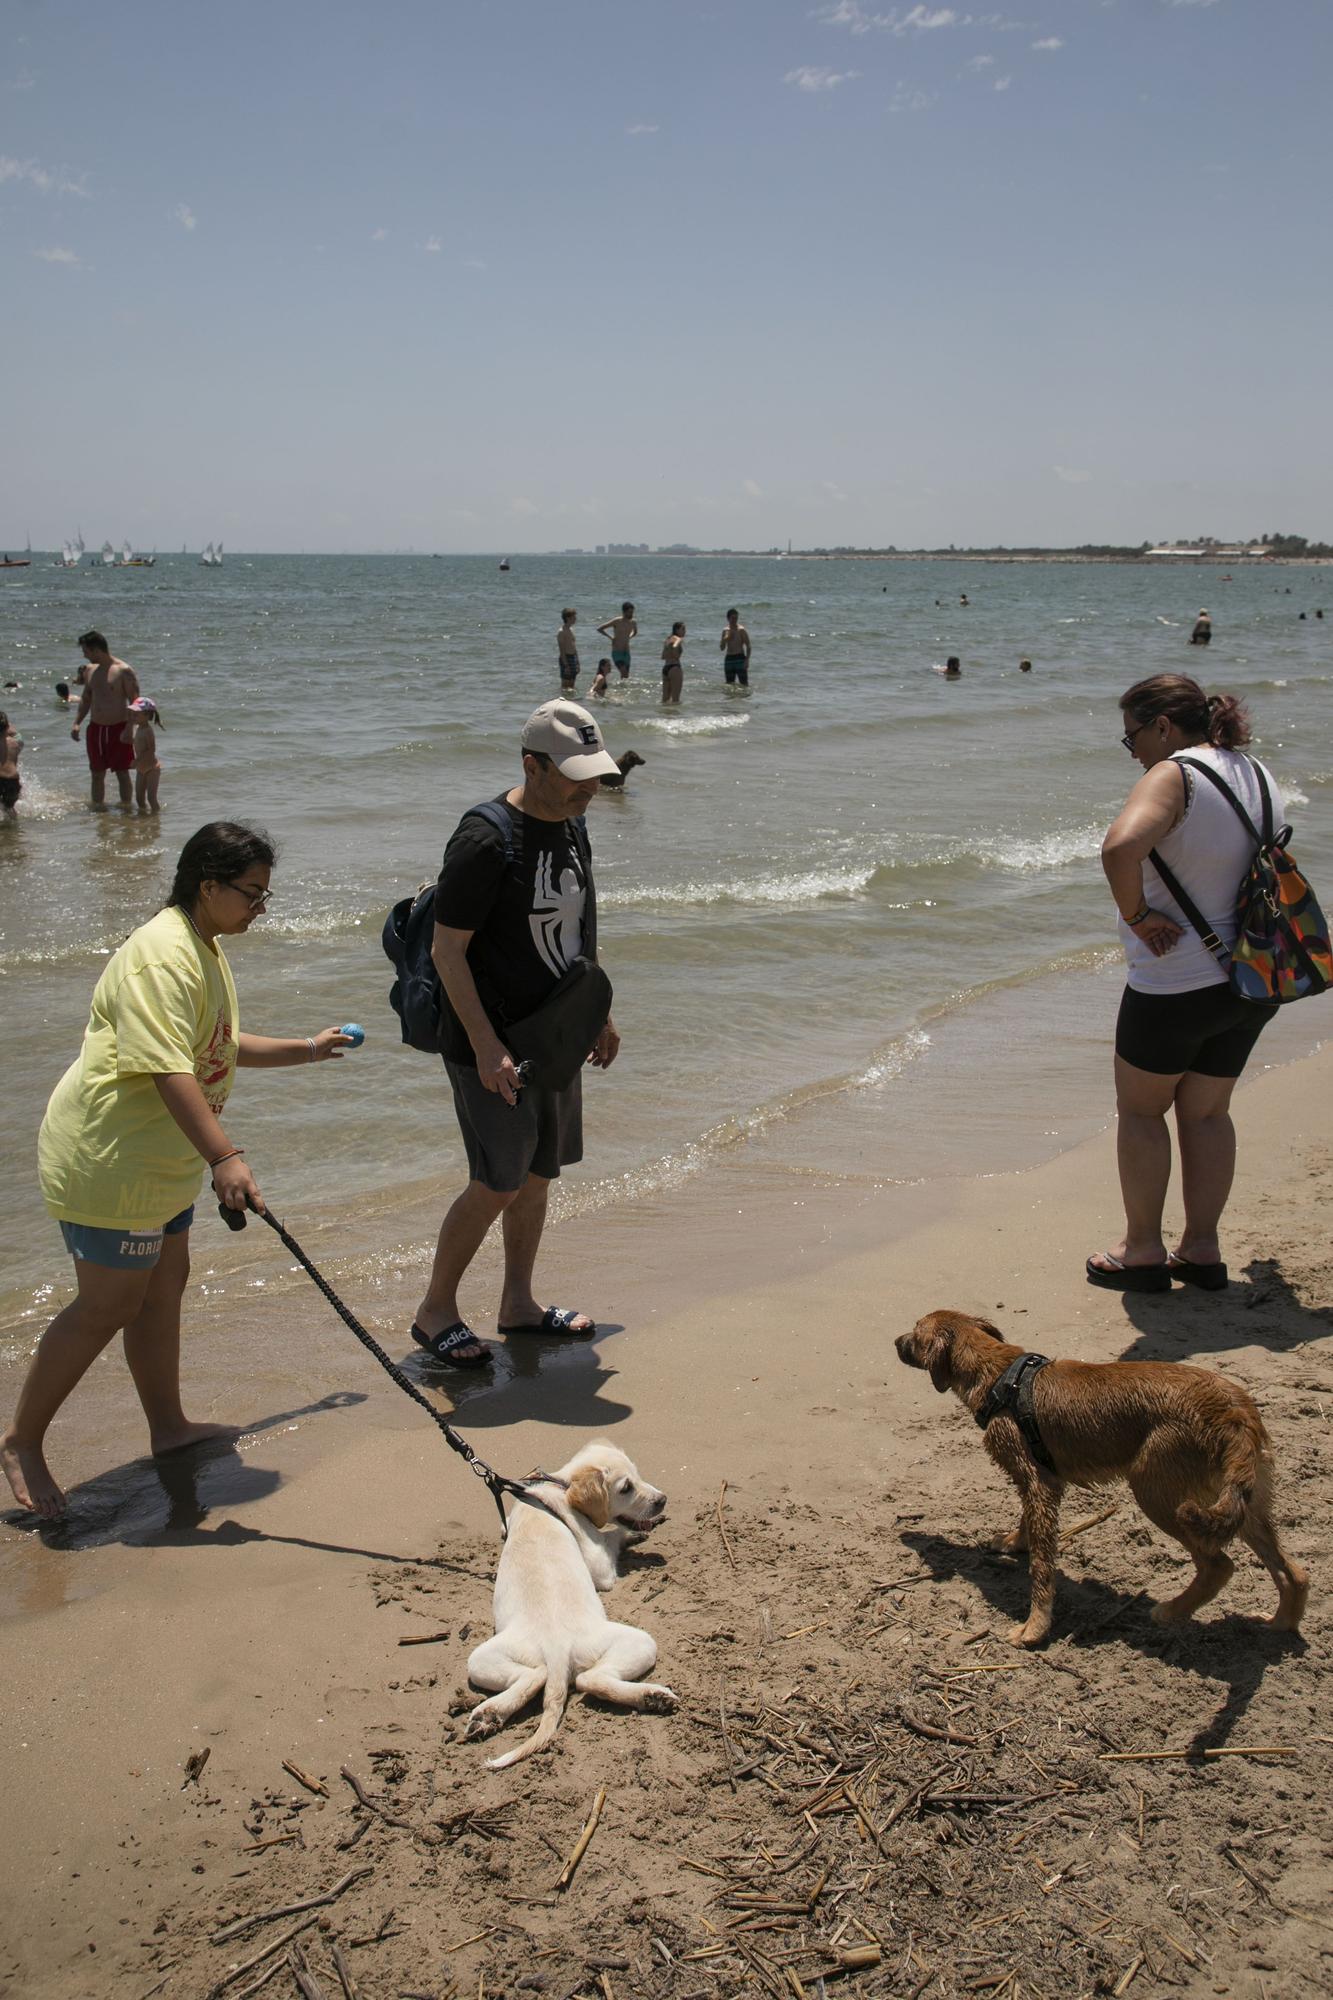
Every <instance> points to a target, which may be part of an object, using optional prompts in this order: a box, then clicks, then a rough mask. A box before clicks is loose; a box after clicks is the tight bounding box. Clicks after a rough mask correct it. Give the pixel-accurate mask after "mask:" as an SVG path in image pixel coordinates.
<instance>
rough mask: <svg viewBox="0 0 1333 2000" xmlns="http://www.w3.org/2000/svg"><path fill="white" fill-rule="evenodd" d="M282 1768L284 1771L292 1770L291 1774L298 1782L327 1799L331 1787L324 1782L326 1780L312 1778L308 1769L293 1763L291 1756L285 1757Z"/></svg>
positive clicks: (309, 1790)
mask: <svg viewBox="0 0 1333 2000" xmlns="http://www.w3.org/2000/svg"><path fill="white" fill-rule="evenodd" d="M282 1768H283V1770H284V1771H290V1773H291V1775H292V1776H293V1777H294V1778H295V1780H296V1782H297V1784H298V1785H304V1786H305V1788H306V1790H307V1791H308V1792H314V1793H316V1794H317V1795H318V1797H320V1798H321V1799H326V1798H327V1797H328V1795H329V1788H328V1786H327V1785H326V1784H325V1783H324V1780H323V1779H322V1778H312V1777H311V1775H310V1773H309V1772H308V1771H303V1770H302V1769H301V1766H300V1765H299V1764H293V1762H292V1760H291V1758H290V1757H284V1758H283V1760H282Z"/></svg>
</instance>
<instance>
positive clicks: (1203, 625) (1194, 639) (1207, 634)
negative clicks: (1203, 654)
mask: <svg viewBox="0 0 1333 2000" xmlns="http://www.w3.org/2000/svg"><path fill="white" fill-rule="evenodd" d="M1212 640H1213V621H1212V619H1211V618H1210V617H1209V616H1208V613H1207V612H1206V611H1201V612H1200V613H1199V615H1198V617H1197V618H1196V619H1195V621H1194V630H1193V631H1192V632H1191V633H1190V644H1191V646H1209V645H1211V644H1212Z"/></svg>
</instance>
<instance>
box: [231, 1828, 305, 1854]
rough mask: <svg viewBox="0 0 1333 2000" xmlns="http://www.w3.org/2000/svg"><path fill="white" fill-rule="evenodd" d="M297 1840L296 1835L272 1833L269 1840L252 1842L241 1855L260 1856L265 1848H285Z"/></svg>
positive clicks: (244, 1848)
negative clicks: (290, 1842)
mask: <svg viewBox="0 0 1333 2000" xmlns="http://www.w3.org/2000/svg"><path fill="white" fill-rule="evenodd" d="M295 1839H296V1835H295V1834H294V1833H271V1834H270V1835H269V1836H268V1838H267V1840H252V1841H251V1843H250V1845H249V1846H248V1847H243V1848H242V1849H241V1853H242V1854H258V1853H259V1852H260V1851H261V1849H263V1848H265V1847H285V1846H286V1845H287V1843H288V1842H289V1841H293V1840H295Z"/></svg>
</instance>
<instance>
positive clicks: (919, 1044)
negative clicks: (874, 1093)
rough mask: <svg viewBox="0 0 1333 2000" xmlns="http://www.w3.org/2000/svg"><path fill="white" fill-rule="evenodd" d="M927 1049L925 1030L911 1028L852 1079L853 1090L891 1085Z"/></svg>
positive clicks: (928, 1045)
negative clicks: (909, 1031)
mask: <svg viewBox="0 0 1333 2000" xmlns="http://www.w3.org/2000/svg"><path fill="white" fill-rule="evenodd" d="M929 1047H930V1036H929V1035H928V1034H927V1033H926V1031H925V1029H924V1028H913V1029H912V1031H911V1033H910V1034H907V1035H904V1036H903V1037H902V1038H901V1040H899V1041H896V1042H894V1043H893V1044H892V1045H891V1046H890V1047H889V1048H887V1049H886V1050H885V1051H884V1053H883V1054H882V1055H878V1056H876V1057H875V1060H874V1061H873V1062H872V1063H871V1064H870V1065H869V1067H868V1068H866V1069H863V1070H862V1072H861V1074H860V1075H859V1076H856V1077H853V1078H852V1088H853V1090H875V1089H878V1088H879V1086H880V1085H882V1084H885V1083H892V1082H893V1080H894V1078H895V1077H899V1076H901V1075H902V1073H903V1071H904V1070H905V1069H906V1068H907V1066H908V1064H909V1063H913V1062H915V1061H916V1059H917V1057H918V1056H923V1055H924V1054H925V1053H926V1050H927V1049H928V1048H929Z"/></svg>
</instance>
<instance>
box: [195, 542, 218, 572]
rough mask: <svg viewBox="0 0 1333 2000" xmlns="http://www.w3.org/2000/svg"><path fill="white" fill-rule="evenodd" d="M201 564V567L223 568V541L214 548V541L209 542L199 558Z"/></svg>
mask: <svg viewBox="0 0 1333 2000" xmlns="http://www.w3.org/2000/svg"><path fill="white" fill-rule="evenodd" d="M199 565H200V568H201V569H221V567H222V544H221V542H219V543H218V545H217V547H216V548H214V546H213V544H212V542H210V543H209V544H208V547H207V548H206V549H205V550H204V553H203V554H202V555H201V556H200V558H199Z"/></svg>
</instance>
